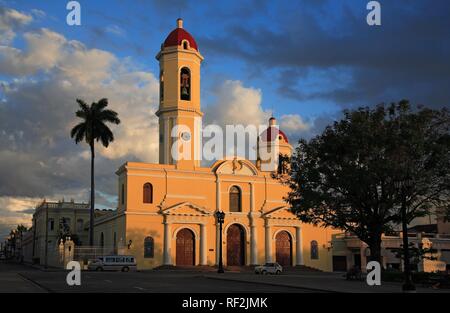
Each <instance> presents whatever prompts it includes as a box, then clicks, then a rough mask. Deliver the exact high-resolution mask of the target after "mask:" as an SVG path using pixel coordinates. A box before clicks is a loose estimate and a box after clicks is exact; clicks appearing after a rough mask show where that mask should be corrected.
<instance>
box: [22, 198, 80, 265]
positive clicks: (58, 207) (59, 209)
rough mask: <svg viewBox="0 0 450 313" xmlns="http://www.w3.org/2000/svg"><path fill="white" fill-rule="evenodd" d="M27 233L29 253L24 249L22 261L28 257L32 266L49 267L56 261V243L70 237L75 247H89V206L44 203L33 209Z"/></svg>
mask: <svg viewBox="0 0 450 313" xmlns="http://www.w3.org/2000/svg"><path fill="white" fill-rule="evenodd" d="M30 232H31V234H32V241H31V244H32V247H31V253H30V247H29V246H25V247H24V252H26V253H27V255H26V259H25V260H26V261H27V258H29V256H30V255H31V256H32V261H33V262H35V263H38V264H41V265H45V264H50V263H52V261H54V259H55V258H56V257H57V252H58V245H59V241H60V239H62V238H65V237H71V239H72V240H73V241H74V242H75V243H76V245H77V246H80V245H83V244H88V243H89V204H86V203H76V202H74V201H73V200H72V201H70V202H65V201H64V200H63V201H58V202H47V201H45V200H44V201H43V202H42V203H41V204H39V205H38V206H37V207H36V211H35V212H34V214H33V226H32V228H31V231H30ZM27 235H28V234H27ZM29 236H30V235H28V236H27V240H28V241H27V242H29V238H28V237H29Z"/></svg>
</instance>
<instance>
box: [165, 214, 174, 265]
mask: <svg viewBox="0 0 450 313" xmlns="http://www.w3.org/2000/svg"><path fill="white" fill-rule="evenodd" d="M170 241H171V240H170V223H168V222H167V221H165V222H164V265H172V255H171V253H170Z"/></svg>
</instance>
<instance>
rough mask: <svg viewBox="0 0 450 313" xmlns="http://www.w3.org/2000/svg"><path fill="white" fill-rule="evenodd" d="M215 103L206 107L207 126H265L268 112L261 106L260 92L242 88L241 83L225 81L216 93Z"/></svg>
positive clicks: (268, 115) (268, 116)
mask: <svg viewBox="0 0 450 313" xmlns="http://www.w3.org/2000/svg"><path fill="white" fill-rule="evenodd" d="M215 96H216V99H217V100H216V102H215V103H214V104H213V105H211V106H208V107H206V109H205V118H206V120H207V122H208V123H209V124H218V125H237V124H241V125H255V126H259V125H267V123H268V119H269V118H270V112H269V111H264V110H263V108H262V106H261V100H262V93H261V90H259V89H255V88H251V87H250V88H249V87H245V86H243V84H242V82H241V81H233V80H227V81H225V82H224V84H223V85H221V86H220V87H219V88H218V89H217V90H216V91H215Z"/></svg>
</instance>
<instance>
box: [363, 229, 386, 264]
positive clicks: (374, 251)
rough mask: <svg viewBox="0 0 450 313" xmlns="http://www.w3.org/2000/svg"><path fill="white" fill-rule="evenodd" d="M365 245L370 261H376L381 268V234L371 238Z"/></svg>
mask: <svg viewBox="0 0 450 313" xmlns="http://www.w3.org/2000/svg"><path fill="white" fill-rule="evenodd" d="M367 244H368V245H369V249H370V258H369V259H370V261H376V262H378V263H380V265H381V267H383V262H382V259H381V234H380V235H375V236H374V237H372V238H371V240H370V241H369V242H368V243H367Z"/></svg>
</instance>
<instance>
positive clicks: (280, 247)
mask: <svg viewBox="0 0 450 313" xmlns="http://www.w3.org/2000/svg"><path fill="white" fill-rule="evenodd" d="M275 241H276V260H277V263H279V264H280V265H282V266H292V238H291V235H289V233H288V232H287V231H281V232H279V233H278V234H277V237H276V238H275Z"/></svg>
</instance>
